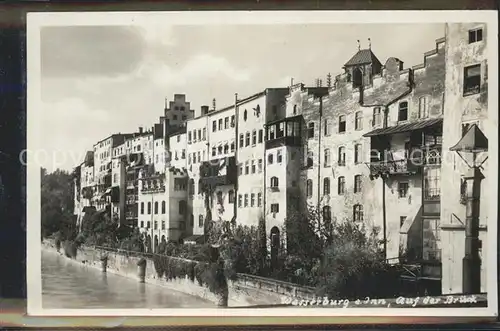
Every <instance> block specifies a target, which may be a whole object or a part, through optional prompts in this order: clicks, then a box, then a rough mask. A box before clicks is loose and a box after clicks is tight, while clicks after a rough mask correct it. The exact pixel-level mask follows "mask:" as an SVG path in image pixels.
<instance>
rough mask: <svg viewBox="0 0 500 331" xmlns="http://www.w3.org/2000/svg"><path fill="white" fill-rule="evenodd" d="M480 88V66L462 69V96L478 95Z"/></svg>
mask: <svg viewBox="0 0 500 331" xmlns="http://www.w3.org/2000/svg"><path fill="white" fill-rule="evenodd" d="M480 88H481V65H480V64H477V65H473V66H470V67H465V68H464V95H470V94H475V93H479V91H480Z"/></svg>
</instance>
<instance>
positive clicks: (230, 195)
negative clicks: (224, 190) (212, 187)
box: [228, 190, 234, 203]
mask: <svg viewBox="0 0 500 331" xmlns="http://www.w3.org/2000/svg"><path fill="white" fill-rule="evenodd" d="M228 199H229V203H234V190H229V197H228Z"/></svg>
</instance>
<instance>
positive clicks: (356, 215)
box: [353, 204, 363, 222]
mask: <svg viewBox="0 0 500 331" xmlns="http://www.w3.org/2000/svg"><path fill="white" fill-rule="evenodd" d="M353 219H354V222H361V221H363V206H362V205H360V204H357V205H354V207H353Z"/></svg>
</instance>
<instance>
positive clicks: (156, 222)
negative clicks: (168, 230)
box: [153, 221, 158, 230]
mask: <svg viewBox="0 0 500 331" xmlns="http://www.w3.org/2000/svg"><path fill="white" fill-rule="evenodd" d="M153 224H154V225H153V227H154V229H155V230H158V221H154V223H153Z"/></svg>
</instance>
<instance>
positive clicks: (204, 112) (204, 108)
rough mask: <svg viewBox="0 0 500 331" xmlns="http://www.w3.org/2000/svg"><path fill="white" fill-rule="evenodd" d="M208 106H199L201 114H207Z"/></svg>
mask: <svg viewBox="0 0 500 331" xmlns="http://www.w3.org/2000/svg"><path fill="white" fill-rule="evenodd" d="M208 109H209V108H208V106H201V116H204V115H206V114H208Z"/></svg>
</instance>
